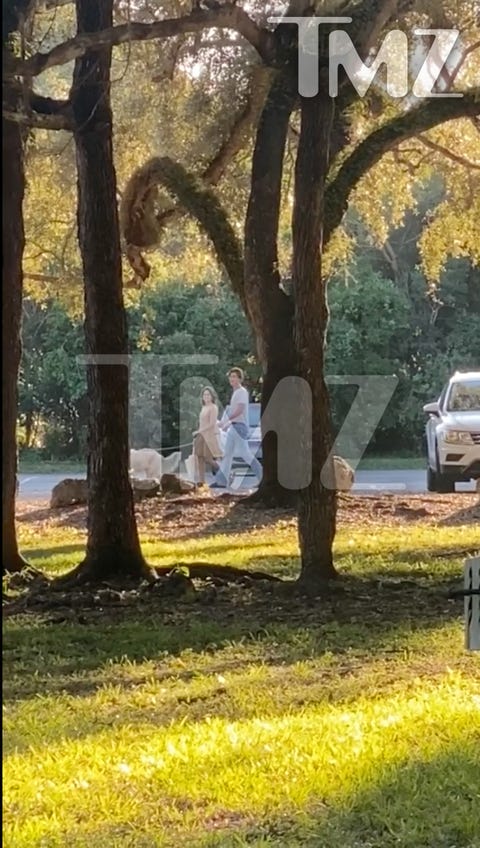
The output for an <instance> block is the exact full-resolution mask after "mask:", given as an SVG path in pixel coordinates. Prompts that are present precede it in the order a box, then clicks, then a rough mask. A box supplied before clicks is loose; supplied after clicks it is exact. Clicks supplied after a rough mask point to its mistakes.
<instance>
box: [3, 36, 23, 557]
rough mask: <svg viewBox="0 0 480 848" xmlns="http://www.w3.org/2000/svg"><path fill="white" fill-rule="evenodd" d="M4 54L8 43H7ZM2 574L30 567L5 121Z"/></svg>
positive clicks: (15, 131) (17, 172)
mask: <svg viewBox="0 0 480 848" xmlns="http://www.w3.org/2000/svg"><path fill="white" fill-rule="evenodd" d="M4 49H5V43H4ZM5 100H6V101H7V102H8V103H9V105H10V104H11V108H14V107H15V94H14V92H13V91H12V89H10V88H9V87H7V86H6V90H4V102H5ZM2 134H3V139H2V167H3V189H2V218H3V223H2V235H3V251H4V252H3V280H2V451H3V472H2V474H3V476H2V568H3V573H5V572H12V571H21V569H22V568H23V567H24V566H25V565H27V563H26V562H25V560H24V559H23V557H21V556H20V553H19V551H18V544H17V536H16V531H15V491H16V478H17V401H18V397H17V381H18V369H19V365H20V357H21V335H20V333H21V320H22V287H23V273H22V257H23V248H24V245H25V234H24V227H23V209H22V204H23V194H24V190H25V173H24V164H23V147H24V139H23V133H22V130H21V127H20V124H17V123H14V122H13V121H6V120H5V119H3V120H2Z"/></svg>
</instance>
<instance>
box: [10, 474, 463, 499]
mask: <svg viewBox="0 0 480 848" xmlns="http://www.w3.org/2000/svg"><path fill="white" fill-rule="evenodd" d="M84 476H85V475H84V474H66V473H63V474H20V491H19V494H18V500H20V501H27V500H29V501H30V500H46V499H47V498H48V497H49V496H50V492H51V491H52V489H53V487H54V486H55V485H56V484H57V483H59V482H60V480H63V479H65V477H84ZM238 483H239V484H240V486H239V488H242V489H245V488H246V489H248V488H250V485H251V477H245V478H244V480H243V482H241V481H240V480H238ZM235 488H237V486H235ZM426 490H427V489H426V478H425V472H424V471H419V470H413V469H412V470H408V469H402V470H401V471H358V472H357V475H356V483H355V484H354V487H353V491H354V492H356V493H358V494H362V493H363V494H374V493H375V492H390V493H398V494H402V493H415V492H416V493H422V492H426ZM474 490H475V485H474V484H473V483H468V484H467V483H462V484H460V485H457V491H464V492H473V491H474Z"/></svg>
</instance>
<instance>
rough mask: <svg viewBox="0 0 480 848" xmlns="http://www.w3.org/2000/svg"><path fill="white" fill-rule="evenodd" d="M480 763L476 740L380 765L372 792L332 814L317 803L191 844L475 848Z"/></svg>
mask: <svg viewBox="0 0 480 848" xmlns="http://www.w3.org/2000/svg"><path fill="white" fill-rule="evenodd" d="M475 761H477V768H478V751H476V750H475V745H474V741H473V739H469V740H465V745H464V746H462V747H461V746H460V745H447V746H444V747H443V748H442V749H441V750H440V751H439V752H438V753H437V754H435V755H434V756H432V757H431V758H430V759H423V758H421V757H418V758H411V759H408V760H407V761H403V762H399V763H394V764H387V765H385V764H384V763H378V764H377V765H378V768H377V769H375V771H374V770H373V769H372V774H373V773H375V778H374V779H372V774H370V775H369V777H368V778H365V783H367V786H365V788H363V787H362V788H360V789H359V790H358V791H357V792H355V793H351V794H349V793H345V794H343V793H342V796H341V798H340V800H339V801H338V802H336V803H335V804H333V805H332V806H330V805H329V804H326V803H325V802H324V799H323V798H314V797H313V798H312V797H311V798H309V799H308V801H307V803H306V805H305V808H304V809H302V810H301V811H299V812H298V813H293V814H290V815H289V814H288V812H286V814H285V815H282V816H279V817H278V818H277V819H275V817H268V818H265V819H263V820H261V821H260V822H258V825H257V826H255V825H253V826H251V825H250V826H248V825H247V826H244V827H240V828H238V829H234V828H225V829H224V830H223V832H220V833H217V834H216V835H215V836H214V837H212V838H211V839H210V840H209V841H208V843H206V842H205V836H202V837H200V836H199V837H198V838H197V839H198V841H197V839H192V840H191V841H190V843H189V844H190V845H191V846H192V848H195V846H198V848H200V846H202V848H205V846H206V845H207V844H208V848H220V846H221V848H234V846H239V848H241V846H244V847H245V848H246V846H247V845H254V844H260V843H257V842H256V840H257V839H259V840H260V839H263V840H265V844H267V841H268V844H269V845H277V846H279V848H280V846H286V845H288V846H289V848H320V846H327V845H332V844H334V845H343V846H345V848H359V846H368V848H399V846H401V848H433V846H449V845H455V846H459V848H460V846H462V848H474V846H475V845H478V844H479V840H480V824H479V818H478V810H477V803H478V796H477V793H476V790H475ZM261 844H264V843H263V842H262V843H261Z"/></svg>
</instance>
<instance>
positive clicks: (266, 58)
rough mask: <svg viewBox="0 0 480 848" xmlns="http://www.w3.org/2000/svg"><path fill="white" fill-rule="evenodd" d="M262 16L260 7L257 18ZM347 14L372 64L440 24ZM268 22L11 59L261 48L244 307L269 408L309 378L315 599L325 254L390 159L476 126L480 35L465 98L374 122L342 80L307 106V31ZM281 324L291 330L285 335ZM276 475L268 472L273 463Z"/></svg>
mask: <svg viewBox="0 0 480 848" xmlns="http://www.w3.org/2000/svg"><path fill="white" fill-rule="evenodd" d="M322 5H323V4H322ZM290 9H291V10H293V11H295V12H297V13H299V14H302V13H307V11H309V12H311V10H312V7H311V4H310V3H309V2H307V0H306V2H305V3H303V2H293V3H292V4H290ZM266 11H267V12H268V9H267V10H266ZM465 11H467V12H468V9H467V10H465V7H464V4H459V5H458V4H456V3H455V2H449V0H445V3H443V4H442V8H441V20H442V24H443V25H449V24H452V23H458V22H459V21H458V18H459V16H463V15H464V14H465ZM255 12H256V7H255V6H254V7H253V8H252V15H254V14H255ZM347 12H348V13H349V14H351V17H352V24H351V27H350V29H349V32H350V34H351V36H352V38H353V41H354V43H355V46H356V49H357V51H358V52H359V54H360V56H361V57H362V58H364V59H365V58H366V57H367V56H369V55H370V53H371V51H372V49H374V48H375V47H376V46H377V45H378V42H379V38H380V36H381V34H382V32H383V31H384V30H385V28H386V27H391V26H398V25H404V26H408V27H410V26H411V25H412V24H414V23H416V21H417V20H418V21H419V22H421V23H422V24H423V25H424V24H425V22H428V21H431V22H432V23H434V22H435V21H436V20H438V6H435V7H433V6H431V5H430V4H419V3H415V2H411V0H406V2H403V0H398V2H395V0H393V2H391V1H390V0H361V1H360V2H358V3H352V5H351V6H349V5H348V4H347V6H346V7H345V5H342V13H343V14H345V13H347ZM467 18H468V15H467ZM263 23H264V22H263V21H262V19H261V16H259V18H258V19H257V20H255V19H254V17H250V15H249V14H248V13H247V12H246V10H245V9H244V8H243V7H240V6H238V5H237V4H236V3H225V4H219V5H217V6H215V7H214V8H212V9H209V10H208V11H202V10H198V11H197V10H194V11H192V12H191V13H190V14H184V15H182V14H180V16H179V17H177V18H175V19H173V20H172V19H161V20H156V21H155V22H154V23H152V24H151V25H148V26H146V27H145V26H136V25H135V23H133V24H131V23H129V24H128V25H125V26H118V27H114V28H113V29H110V30H109V31H108V32H105V33H103V34H102V33H97V34H93V33H92V34H89V35H88V36H87V37H85V36H84V37H83V38H82V39H80V40H73V41H70V42H65V43H64V44H63V45H62V46H58V47H56V48H55V49H54V50H53V51H50V53H46V54H43V55H42V54H41V53H36V54H35V53H34V54H33V55H32V56H30V57H29V58H28V59H27V60H25V61H18V62H15V61H13V60H9V62H8V63H7V72H8V73H10V74H11V73H12V72H13V73H17V74H24V75H27V76H30V77H31V76H37V75H39V74H40V73H42V72H44V71H46V70H47V69H48V68H49V67H54V66H57V65H60V64H66V63H68V62H69V61H71V60H72V59H78V57H79V56H80V55H82V54H83V53H85V51H88V50H89V49H92V48H94V47H95V46H97V47H98V46H99V45H105V44H108V45H111V44H120V43H125V42H127V41H131V40H132V39H133V40H141V41H145V40H150V39H152V40H153V39H157V38H172V37H183V36H185V35H187V34H191V35H193V34H197V35H198V33H201V32H202V31H203V30H205V29H212V28H217V29H224V30H230V31H234V32H237V33H239V34H240V35H241V36H242V37H243V38H244V39H246V40H247V41H248V42H249V43H250V45H251V46H252V47H253V48H254V49H255V50H256V52H257V54H258V56H259V57H260V59H261V61H262V62H263V63H264V64H266V65H268V66H271V67H272V68H273V69H274V70H275V74H274V76H273V82H272V84H271V87H270V90H269V95H268V97H267V101H266V104H265V107H264V110H263V113H262V116H261V119H260V122H259V125H258V132H257V137H256V144H255V151H254V156H253V164H252V182H251V191H250V198H249V204H248V210H247V217H246V228H245V231H246V242H245V248H246V249H245V300H246V302H247V311H248V314H249V318H250V320H251V321H252V324H253V326H254V329H255V333H256V337H257V340H258V343H259V355H260V360H261V363H262V366H263V368H264V371H265V385H264V393H263V394H264V398H263V400H264V402H266V401H268V397H269V392H271V391H273V389H274V387H275V385H276V383H277V382H278V379H279V378H281V377H282V376H288V375H290V374H292V373H293V374H299V375H300V376H301V377H303V378H304V379H306V380H307V381H308V382H309V384H310V388H311V390H312V400H313V412H314V415H313V441H312V461H313V477H312V483H311V485H309V486H308V487H306V488H305V490H303V491H302V492H300V498H299V530H300V543H301V550H302V572H301V584H302V585H303V587H304V588H306V589H308V590H309V591H310V590H312V589H313V590H315V589H316V588H318V587H321V586H322V585H323V583H324V581H325V579H327V578H329V577H331V576H333V575H334V573H335V569H334V566H333V561H332V551H331V547H332V541H333V536H334V532H335V498H334V495H333V493H332V492H331V491H330V490H329V489H328V488H327V487H325V486H324V485H323V483H322V479H321V473H322V469H323V467H324V465H325V461H326V460H327V457H328V455H329V453H330V448H331V439H330V438H329V436H328V433H329V418H330V415H329V404H328V393H327V390H326V386H325V381H324V378H323V362H324V342H325V334H326V329H327V321H328V309H327V302H326V281H327V276H328V275H327V264H326V262H324V261H323V260H324V258H325V253H326V250H327V248H328V245H329V242H330V240H331V238H332V237H333V234H334V233H336V231H337V229H338V227H339V225H340V223H341V221H342V218H343V216H344V213H345V210H346V208H347V205H348V201H349V198H350V197H351V196H352V193H353V192H354V191H355V190H356V189H357V188H358V189H359V188H360V183H361V180H362V178H364V177H365V175H366V174H371V175H372V181H373V179H374V175H375V171H374V169H375V168H376V166H377V165H378V164H379V163H380V161H381V159H382V157H383V156H385V154H388V153H392V152H393V151H396V150H401V145H402V144H404V143H405V142H407V141H409V140H410V139H411V138H412V137H415V138H419V137H420V136H425V135H426V134H428V133H429V132H430V131H432V130H434V129H435V127H438V126H439V125H441V124H444V123H445V122H447V121H449V120H452V119H461V118H468V119H475V117H476V116H478V113H479V108H480V107H479V104H478V91H477V90H476V89H475V88H474V87H473V86H472V85H471V81H470V76H469V73H468V72H466V73H464V70H465V69H464V67H463V66H464V64H465V60H466V57H467V53H468V54H470V52H471V48H472V45H473V43H474V38H475V33H474V28H473V24H472V23H471V22H470V21H468V20H467V19H466V20H465V26H464V27H463V28H462V37H463V45H462V46H463V48H464V49H463V52H462V55H461V56H460V58H459V61H458V62H457V65H456V66H455V67H454V68H453V69H452V68H450V69H448V71H447V78H446V79H445V78H442V81H441V85H442V86H443V87H444V88H443V90H446V89H447V88H453V87H454V86H455V85H458V86H459V87H463V88H464V89H465V91H464V96H463V97H462V98H451V99H450V98H444V99H437V98H433V99H431V100H429V99H427V100H425V101H424V102H421V103H420V104H419V105H417V106H415V107H412V104H411V102H410V101H409V100H408V99H407V100H406V101H404V102H403V103H397V104H394V105H392V104H391V103H389V102H387V101H386V99H385V97H383V96H382V94H383V93H381V96H380V97H379V98H377V102H376V103H375V102H374V99H372V98H370V99H369V102H368V103H366V104H365V106H366V109H367V112H366V113H365V112H364V109H363V103H362V102H361V100H360V98H359V96H358V93H357V92H356V91H355V90H354V89H353V87H352V86H351V85H350V84H349V81H348V80H347V79H346V78H343V79H342V80H341V90H340V94H339V97H338V98H337V99H336V100H334V99H333V98H331V97H330V96H329V94H328V90H327V88H326V85H325V82H326V81H325V80H324V79H323V78H322V80H321V90H320V92H319V94H318V95H317V96H316V97H314V98H303V99H300V103H299V101H298V97H297V93H296V92H297V90H298V86H297V79H296V75H297V59H298V43H297V31H296V29H295V28H288V27H287V28H284V29H283V30H282V29H281V27H280V28H278V29H277V30H276V31H272V30H269V29H267V28H266V27H265V26H263ZM326 42H327V40H325V44H323V42H322V50H323V51H324V52H323V53H322V55H321V57H320V65H321V67H327V66H328V57H327V55H326V53H325V51H326V49H327V44H326ZM422 46H423V47H425V48H426V46H427V45H425V44H423V45H422V42H421V41H420V42H419V44H418V47H419V48H422ZM472 49H473V48H472ZM298 104H299V105H300V130H299V136H298V150H297V155H296V169H295V192H294V202H293V226H292V253H293V259H292V270H293V292H294V297H293V300H292V302H291V303H290V302H289V299H288V296H284V295H283V294H282V293H281V291H280V288H279V282H280V269H279V250H278V235H279V224H280V213H281V193H282V192H281V190H282V187H283V165H284V151H285V146H286V140H287V137H288V133H289V129H290V119H291V115H292V114H293V112H294V111H295V110H296V108H297V106H298ZM37 112H38V109H37ZM52 112H53V113H54V114H52V117H53V118H55V122H56V124H57V125H58V119H59V116H60V117H62V114H61V110H60V108H56V109H54V110H52ZM422 143H423V142H422ZM431 143H433V144H437V145H438V142H437V140H436V139H435V141H432V142H431ZM403 185H404V186H407V182H406V180H404V181H403ZM377 194H379V192H376V195H377ZM400 205H401V204H400ZM388 206H389V208H387V212H388V211H390V212H391V214H392V217H391V220H392V222H395V221H398V220H399V215H400V212H401V209H400V206H399V204H398V203H396V202H395V199H394V201H391V202H390V203H389V205H388ZM449 222H450V221H449ZM471 242H472V235H471V234H470V232H469V233H468V238H467V239H466V245H467V246H466V247H465V248H462V251H463V252H462V251H460V252H459V251H457V252H456V253H455V255H456V256H460V255H464V253H465V250H468V249H470V248H469V245H471ZM319 260H321V261H319ZM279 327H281V328H282V332H281V333H280V334H279V332H278V328H279ZM280 338H281V339H282V342H283V343H282V345H281V348H279V346H278V345H274V344H273V342H274V341H275V340H276V341H278V340H279V339H280ZM279 349H281V351H282V362H281V364H279V363H278V358H277V357H276V353H275V351H277V350H279ZM265 447H266V445H265ZM305 447H309V445H306V446H305ZM267 467H268V468H269V469H270V466H268V465H267ZM266 470H267V468H266ZM271 471H272V472H273V477H271V478H270V479H269V475H268V474H266V481H267V482H270V483H273V484H275V475H274V472H275V469H274V467H273V466H272V467H271Z"/></svg>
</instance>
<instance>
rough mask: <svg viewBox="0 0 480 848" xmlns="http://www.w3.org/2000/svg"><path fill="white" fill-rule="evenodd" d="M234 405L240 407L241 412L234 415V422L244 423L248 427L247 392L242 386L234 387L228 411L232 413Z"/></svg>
mask: <svg viewBox="0 0 480 848" xmlns="http://www.w3.org/2000/svg"><path fill="white" fill-rule="evenodd" d="M236 406H241V407H242V412H241V413H240V415H238V416H235V421H234V423H235V424H237V423H238V424H240V423H242V424H246V425H247V427H248V392H247V390H246V388H245V387H244V386H240V388H238V389H235V391H234V393H233V395H232V399H231V401H230V406H229V409H228V411H229V413H230V415H231V414H232V412H233V410H234V409H235V407H236Z"/></svg>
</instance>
